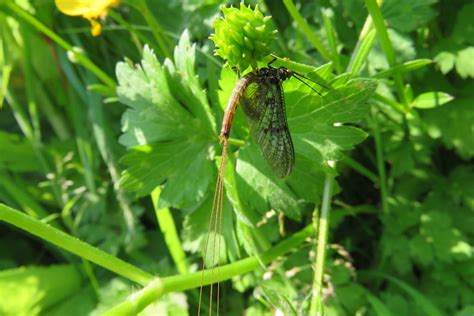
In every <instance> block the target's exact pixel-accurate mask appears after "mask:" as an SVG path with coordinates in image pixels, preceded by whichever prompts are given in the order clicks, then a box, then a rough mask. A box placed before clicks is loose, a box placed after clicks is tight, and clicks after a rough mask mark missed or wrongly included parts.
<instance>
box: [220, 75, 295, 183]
mask: <svg viewBox="0 0 474 316" xmlns="http://www.w3.org/2000/svg"><path fill="white" fill-rule="evenodd" d="M294 75H295V73H294V72H293V71H291V70H289V69H287V68H284V67H281V68H271V67H269V68H261V69H258V70H255V71H252V72H250V73H249V74H247V75H245V76H244V77H242V78H241V79H240V80H239V81H238V82H237V85H236V86H235V88H234V90H233V91H232V95H231V96H230V98H229V102H228V103H227V107H226V109H225V113H224V119H223V122H222V129H221V133H220V138H221V141H222V140H224V139H227V138H228V137H229V133H230V127H231V124H232V120H233V118H234V114H235V111H236V109H237V106H238V105H239V104H240V105H241V106H242V108H243V110H244V113H245V115H246V117H247V121H248V123H249V127H250V132H251V134H252V137H253V139H254V140H255V142H256V143H257V144H258V145H259V147H260V150H261V152H262V155H263V157H264V158H265V160H266V161H267V162H268V164H269V165H270V167H271V168H272V170H273V172H274V173H275V174H276V175H277V176H278V177H280V178H283V177H286V176H287V175H289V174H290V173H291V171H292V170H293V167H294V165H295V150H294V148H293V142H292V140H291V136H290V132H289V130H288V123H287V120H286V113H285V99H284V94H283V89H282V82H283V81H285V80H286V79H288V78H290V77H292V76H294Z"/></svg>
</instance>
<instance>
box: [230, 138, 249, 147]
mask: <svg viewBox="0 0 474 316" xmlns="http://www.w3.org/2000/svg"><path fill="white" fill-rule="evenodd" d="M228 141H229V144H231V145H234V146H243V145H245V143H246V142H245V140H241V139H237V138H229V139H228Z"/></svg>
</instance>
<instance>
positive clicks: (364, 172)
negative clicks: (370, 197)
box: [341, 155, 379, 184]
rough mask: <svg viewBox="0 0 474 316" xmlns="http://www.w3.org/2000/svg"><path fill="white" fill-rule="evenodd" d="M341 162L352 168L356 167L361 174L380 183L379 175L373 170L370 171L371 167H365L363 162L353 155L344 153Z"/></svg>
mask: <svg viewBox="0 0 474 316" xmlns="http://www.w3.org/2000/svg"><path fill="white" fill-rule="evenodd" d="M341 162H342V163H343V164H346V165H348V166H349V167H351V168H352V169H354V170H355V171H357V172H358V173H360V174H361V175H363V176H365V177H366V178H368V179H370V181H372V182H373V183H375V184H378V183H379V177H378V176H377V175H376V174H375V173H373V172H372V171H370V170H369V169H367V168H366V167H364V166H363V165H362V164H361V163H359V162H358V161H356V160H354V159H352V158H351V157H349V156H346V155H344V156H343V158H342V160H341Z"/></svg>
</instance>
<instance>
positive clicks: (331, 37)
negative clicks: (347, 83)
mask: <svg viewBox="0 0 474 316" xmlns="http://www.w3.org/2000/svg"><path fill="white" fill-rule="evenodd" d="M321 12H322V14H323V18H324V28H325V29H326V35H327V40H328V43H329V48H330V49H331V53H332V60H334V66H335V67H336V71H337V72H338V73H342V72H343V69H342V66H341V61H340V58H339V52H338V50H337V37H336V32H335V31H334V27H333V25H332V21H331V15H330V13H329V12H330V11H329V10H326V9H323V10H321Z"/></svg>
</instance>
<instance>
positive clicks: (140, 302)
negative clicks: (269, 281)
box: [104, 225, 314, 315]
mask: <svg viewBox="0 0 474 316" xmlns="http://www.w3.org/2000/svg"><path fill="white" fill-rule="evenodd" d="M313 233H314V228H313V227H312V226H311V225H310V226H307V227H306V228H304V229H303V230H301V231H299V232H297V233H296V234H294V235H293V236H291V237H290V238H288V239H286V240H284V241H282V242H281V243H279V244H277V245H276V246H274V247H273V248H271V249H269V250H268V251H265V252H264V253H262V254H261V255H260V256H259V258H260V260H261V262H263V263H265V264H268V263H269V262H271V261H272V260H275V259H276V258H278V257H279V256H282V255H284V254H285V253H286V252H288V251H290V250H291V249H294V248H295V247H297V246H298V245H300V244H301V243H303V242H304V241H305V240H306V238H308V237H309V236H311V235H312V234H313ZM259 267H261V265H260V262H259V261H258V260H257V258H256V257H248V258H245V259H242V260H239V261H236V262H234V263H231V264H227V265H224V266H221V267H220V273H219V278H217V277H216V275H215V274H216V273H215V271H214V277H213V279H212V280H213V281H214V282H222V281H225V280H228V279H230V278H232V277H234V276H237V275H242V274H245V273H248V272H250V271H252V270H255V269H257V268H259ZM211 274H212V269H209V270H205V271H204V274H202V271H198V272H194V273H191V274H187V275H177V276H171V277H166V278H161V279H155V280H154V281H153V282H152V283H150V285H149V286H147V287H145V288H144V289H143V290H141V291H139V292H137V293H134V294H133V295H131V296H130V297H129V298H128V299H127V300H126V301H124V302H123V303H121V304H119V305H117V306H115V307H114V308H112V309H110V310H109V311H107V312H106V313H105V314H104V315H136V314H138V313H139V312H140V311H141V310H143V308H145V307H146V306H147V305H149V304H151V303H152V302H153V301H155V300H157V299H158V298H160V297H161V296H163V295H164V294H166V293H170V292H178V291H184V290H188V289H193V288H197V287H200V286H201V281H203V283H202V285H209V284H210V283H211ZM202 276H203V279H201V277H202Z"/></svg>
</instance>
